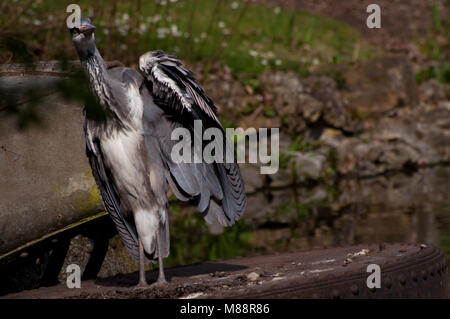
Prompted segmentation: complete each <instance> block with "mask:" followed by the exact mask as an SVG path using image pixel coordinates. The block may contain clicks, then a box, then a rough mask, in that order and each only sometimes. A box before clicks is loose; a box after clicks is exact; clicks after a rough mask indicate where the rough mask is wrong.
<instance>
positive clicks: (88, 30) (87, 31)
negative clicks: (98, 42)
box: [80, 23, 96, 35]
mask: <svg viewBox="0 0 450 319" xmlns="http://www.w3.org/2000/svg"><path fill="white" fill-rule="evenodd" d="M95 29H96V28H95V27H94V26H93V25H92V24H89V23H85V24H83V25H81V26H80V31H81V33H83V34H84V35H91V34H92V32H94V30H95Z"/></svg>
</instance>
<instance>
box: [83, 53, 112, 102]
mask: <svg viewBox="0 0 450 319" xmlns="http://www.w3.org/2000/svg"><path fill="white" fill-rule="evenodd" d="M81 64H82V66H83V68H84V70H85V72H86V74H87V75H88V78H89V85H90V87H91V90H92V92H93V93H94V94H95V96H96V97H97V98H98V101H99V102H100V104H101V105H102V106H103V107H105V108H106V107H108V104H109V103H108V101H109V100H110V89H109V85H108V82H109V79H108V78H109V76H108V72H107V70H106V63H105V61H104V60H103V58H102V56H101V55H100V52H98V50H97V48H95V51H94V54H93V55H91V56H90V57H88V58H87V59H86V60H85V61H82V62H81Z"/></svg>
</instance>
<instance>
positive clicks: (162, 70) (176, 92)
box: [139, 51, 220, 126]
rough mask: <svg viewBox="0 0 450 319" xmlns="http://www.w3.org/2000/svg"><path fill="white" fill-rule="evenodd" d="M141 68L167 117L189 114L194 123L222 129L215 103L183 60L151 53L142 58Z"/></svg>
mask: <svg viewBox="0 0 450 319" xmlns="http://www.w3.org/2000/svg"><path fill="white" fill-rule="evenodd" d="M139 67H140V69H141V70H142V71H143V72H144V73H145V75H146V80H147V81H146V84H147V88H148V89H149V91H150V92H151V94H152V96H153V99H154V101H155V103H157V104H158V105H160V106H163V107H164V110H165V111H166V112H167V113H169V114H177V115H184V114H186V113H189V114H191V115H192V116H193V117H194V119H200V120H211V121H214V122H215V124H218V125H219V126H220V122H219V119H218V115H217V109H216V107H215V105H214V103H213V101H212V100H211V99H210V98H209V97H208V96H207V95H206V94H205V92H204V91H203V89H202V88H201V87H200V85H199V84H198V83H197V81H196V79H195V77H194V73H193V72H192V71H190V70H187V69H185V68H184V67H183V65H182V63H181V61H180V60H178V59H176V58H175V57H174V56H171V55H167V54H166V53H164V52H163V51H153V52H147V53H146V54H144V55H142V56H141V58H140V60H139ZM208 123H210V122H209V121H208Z"/></svg>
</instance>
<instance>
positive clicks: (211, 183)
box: [139, 51, 246, 225]
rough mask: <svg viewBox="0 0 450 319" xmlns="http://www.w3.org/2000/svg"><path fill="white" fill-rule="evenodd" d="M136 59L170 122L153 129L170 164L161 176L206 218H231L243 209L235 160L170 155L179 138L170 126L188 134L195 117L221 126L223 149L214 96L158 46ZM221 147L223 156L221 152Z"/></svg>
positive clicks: (228, 220) (229, 220)
mask: <svg viewBox="0 0 450 319" xmlns="http://www.w3.org/2000/svg"><path fill="white" fill-rule="evenodd" d="M139 64H140V68H141V70H142V71H143V72H144V73H145V75H146V79H145V81H144V84H145V86H146V87H147V89H148V92H150V94H151V96H152V99H153V102H154V103H155V104H156V105H157V106H158V107H159V108H160V109H161V110H163V112H164V114H165V116H166V118H167V119H168V120H167V121H165V122H166V123H169V124H168V125H169V127H165V128H164V127H161V128H160V129H159V130H158V131H159V132H160V134H159V135H160V137H159V141H160V149H161V151H162V153H163V154H162V155H163V158H164V160H165V162H166V163H167V165H168V167H169V172H168V174H167V176H166V177H167V180H168V182H169V185H170V186H171V188H172V190H173V191H174V193H175V195H176V196H177V197H178V198H179V199H180V200H194V201H196V202H197V207H198V209H199V210H200V211H201V212H202V213H204V214H205V218H206V220H207V221H212V220H213V219H214V218H216V219H217V220H218V221H219V222H220V223H221V224H223V225H231V224H233V223H234V221H235V220H236V219H238V218H239V217H240V216H241V215H242V213H243V212H244V209H245V205H246V196H245V189H244V183H243V180H242V178H241V174H240V170H239V166H238V164H237V163H235V162H233V163H225V161H224V162H223V163H216V162H215V163H211V164H207V163H205V162H202V163H183V162H182V163H175V162H174V161H173V160H172V158H171V152H172V147H173V146H174V145H175V144H176V143H177V142H178V141H173V140H171V133H172V131H173V130H174V129H176V128H178V127H184V128H187V129H188V130H189V131H190V132H191V136H192V134H196V132H195V131H194V129H193V128H194V121H195V120H201V121H202V126H203V129H206V128H210V127H215V128H218V129H220V130H221V132H222V133H223V137H224V150H225V149H226V143H227V142H226V141H225V139H226V136H225V134H224V132H223V128H222V125H221V124H220V122H219V119H218V115H217V109H216V107H215V105H214V103H213V101H212V100H211V99H210V98H209V97H207V96H206V94H205V93H204V91H203V89H202V88H201V87H200V85H199V84H198V83H197V81H196V80H195V77H194V74H193V73H192V72H191V71H189V70H187V69H185V68H183V66H182V63H181V62H180V61H179V60H177V59H176V58H175V57H173V56H169V55H167V54H165V53H164V52H162V51H154V52H148V53H146V54H144V55H143V56H141V58H140V61H139ZM144 117H145V114H144ZM149 120H150V119H149ZM160 125H164V123H162V124H160ZM161 132H165V133H164V134H161ZM200 138H201V137H200ZM184 142H185V141H184ZM191 146H192V147H193V145H192V143H191ZM223 153H224V156H225V153H226V152H225V151H224V152H223ZM211 198H212V200H211Z"/></svg>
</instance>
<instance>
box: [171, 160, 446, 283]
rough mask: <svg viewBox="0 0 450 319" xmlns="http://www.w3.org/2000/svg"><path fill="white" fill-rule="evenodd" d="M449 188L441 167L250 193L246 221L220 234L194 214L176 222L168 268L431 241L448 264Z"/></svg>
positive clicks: (427, 242)
mask: <svg viewBox="0 0 450 319" xmlns="http://www.w3.org/2000/svg"><path fill="white" fill-rule="evenodd" d="M449 191H450V167H449V166H440V167H431V168H426V169H423V170H420V171H417V172H414V173H411V174H407V173H395V174H391V175H388V176H378V177H374V178H366V179H343V180H341V181H339V182H337V183H335V184H332V185H324V184H318V185H310V186H308V187H297V188H284V189H272V190H266V191H264V192H256V193H253V194H249V195H248V209H247V211H246V215H245V218H243V220H241V221H240V222H239V223H238V224H237V225H235V226H233V227H231V228H227V229H226V230H225V231H224V233H222V234H221V235H219V236H216V235H211V234H209V233H208V232H207V231H206V230H205V229H204V228H205V227H206V226H204V223H203V222H202V220H201V218H200V217H198V213H197V214H194V215H186V216H184V217H183V218H180V219H178V218H176V220H179V221H181V222H178V223H177V222H175V225H173V226H172V227H173V228H172V229H173V231H172V245H173V247H172V251H171V256H170V257H169V259H168V263H169V264H171V265H179V264H185V263H191V262H196V261H201V260H207V259H217V258H231V257H235V256H252V255H258V254H271V253H275V252H291V251H299V250H308V249H312V248H322V247H337V246H345V245H356V244H364V243H380V242H401V243H412V242H416V243H424V244H432V245H435V246H438V247H440V248H441V249H442V250H443V251H444V253H445V254H446V257H447V259H450V195H449ZM182 211H183V210H182ZM175 215H176V214H175ZM187 216H194V217H192V218H193V219H192V220H191V219H190V218H191V217H187ZM202 225H203V226H202ZM449 279H450V278H449Z"/></svg>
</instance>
